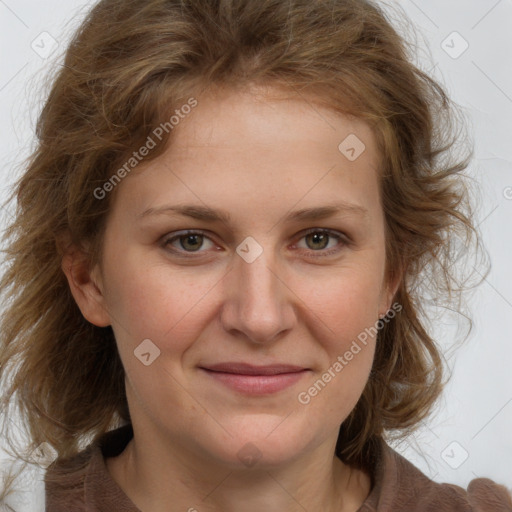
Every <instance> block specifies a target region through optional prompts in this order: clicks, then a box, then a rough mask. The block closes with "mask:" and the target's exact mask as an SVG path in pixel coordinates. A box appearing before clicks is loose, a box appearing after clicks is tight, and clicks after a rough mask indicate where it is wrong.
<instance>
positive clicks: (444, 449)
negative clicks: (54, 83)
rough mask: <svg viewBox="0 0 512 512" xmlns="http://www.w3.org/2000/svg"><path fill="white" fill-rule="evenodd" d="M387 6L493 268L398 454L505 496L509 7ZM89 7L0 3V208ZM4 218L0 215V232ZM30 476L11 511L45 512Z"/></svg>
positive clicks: (450, 331)
mask: <svg viewBox="0 0 512 512" xmlns="http://www.w3.org/2000/svg"><path fill="white" fill-rule="evenodd" d="M388 3H389V4H391V5H393V6H400V7H401V8H403V9H404V11H405V12H406V13H407V14H408V15H409V17H410V18H411V19H412V20H413V22H414V24H415V26H416V30H417V32H418V34H419V38H418V45H419V51H420V53H419V58H420V63H421V66H422V67H423V68H424V69H425V70H428V71H430V73H431V74H433V75H434V76H435V77H436V78H437V79H439V80H441V81H442V82H443V83H444V84H445V86H446V88H447V90H448V92H449V94H450V95H451V97H452V98H453V99H454V100H455V101H456V102H457V103H458V104H459V105H460V106H461V107H462V108H463V109H464V111H465V113H466V115H467V116H468V117H469V119H470V120H471V130H472V134H473V137H474V140H475V159H474V162H473V164H472V167H471V173H472V174H473V175H474V176H475V177H476V179H477V180H478V183H479V184H480V191H481V193H482V196H483V202H482V205H481V208H480V210H479V212H478V216H479V222H480V229H481V230H482V233H483V236H484V242H485V243H486V245H487V248H488V250H489V252H490V255H491V259H492V271H491V273H490V275H489V277H488V278H487V279H486V280H485V281H484V283H483V284H482V285H481V286H480V288H479V289H478V290H477V292H476V293H475V294H474V296H473V298H472V300H471V307H472V314H473V318H474V321H475V325H474V328H473V331H472V333H471V335H470V337H469V338H468V340H467V341H466V343H465V344H464V345H463V346H462V348H460V349H458V350H457V351H456V352H454V351H453V350H450V349H451V347H452V345H453V342H454V336H455V335H456V331H457V329H456V326H457V321H456V319H455V318H451V317H447V318H446V319H445V321H444V322H438V323H437V324H436V339H438V341H439V342H440V343H441V344H442V346H443V347H445V349H446V353H447V358H448V360H449V362H450V364H451V366H452V367H453V368H454V375H453V378H452V380H451V382H450V384H449V386H448V387H447V389H446V391H445V394H444V398H443V400H442V401H441V403H440V407H439V410H438V412H437V413H436V414H435V415H433V416H432V417H431V418H430V420H429V421H428V422H427V424H426V425H425V426H424V427H422V428H421V429H420V430H419V431H418V432H417V433H416V434H415V435H413V436H410V437H409V438H408V439H407V440H406V441H405V442H403V443H402V444H400V445H397V446H396V448H397V450H398V451H399V452H401V453H403V454H404V455H405V456H406V457H407V458H408V459H409V460H411V461H412V462H413V463H414V464H416V465H417V466H418V467H419V468H420V469H421V470H422V471H423V472H425V473H426V474H427V475H428V476H430V477H431V478H432V479H434V480H436V481H438V482H452V483H456V484H459V485H462V486H463V487H466V486H467V484H468V483H469V481H470V480H471V479H472V478H475V477H479V476H486V477H489V478H492V479H494V480H496V481H498V482H501V483H504V484H505V485H507V486H508V487H509V488H512V462H511V461H512V368H511V361H512V340H511V336H510V327H511V322H510V318H511V316H512V280H511V277H512V274H511V270H510V256H511V254H512V243H511V238H512V133H511V129H510V125H511V120H512V31H511V30H510V27H512V0H499V1H498V0H456V1H451V2H446V1H445V0H414V1H413V0H403V1H400V2H398V1H393V0H390V1H389V2H388ZM88 5H89V2H82V1H78V0H66V2H64V1H59V0H45V1H44V2H38V1H35V0H0V50H1V54H0V55H1V63H0V126H1V134H2V136H1V137H0V173H1V178H2V179H1V182H0V199H2V198H4V197H5V190H6V189H7V187H8V186H9V183H11V182H12V181H13V179H14V176H15V175H16V173H18V172H19V169H20V164H21V163H22V160H23V158H24V157H26V156H27V155H28V154H29V152H30V147H31V144H32V141H33V131H34V123H35V120H36V118H37V114H38V110H39V108H40V105H41V99H42V97H43V96H42V92H41V91H42V90H41V87H42V82H41V79H42V78H43V77H44V76H45V75H47V74H48V73H49V72H51V69H52V66H53V69H54V68H55V64H54V60H55V57H56V56H57V55H58V54H59V52H62V51H63V50H64V48H65V46H66V40H67V37H68V36H69V34H70V33H71V31H72V30H73V28H74V27H76V26H77V25H78V24H79V22H80V19H81V16H80V11H81V10H82V9H87V7H88ZM82 12H83V11H82ZM454 32H457V34H453V33H454ZM466 45H468V48H467V49H466V50H465V51H464V53H462V50H463V49H464V48H465V46H466ZM53 46H55V52H54V53H52V54H51V55H49V56H48V55H47V53H48V52H49V51H50V50H52V49H53ZM459 54H460V55H459ZM9 218H10V212H9V211H5V210H0V225H2V226H4V225H5V222H7V221H8V220H9ZM462 327H463V326H462ZM462 327H461V329H462ZM459 334H460V333H459ZM0 463H1V460H0ZM31 478H32V475H29V474H28V473H27V477H26V478H24V479H23V482H20V491H21V489H22V488H23V485H24V486H25V490H26V491H27V492H25V493H24V494H20V495H19V496H18V497H14V498H13V500H12V501H11V502H10V503H11V504H13V506H14V508H15V510H17V511H30V512H32V511H35V510H43V507H42V496H43V494H42V493H43V489H42V487H41V484H40V483H39V484H37V483H35V482H34V481H32V480H31ZM1 508H2V506H1V504H0V510H1Z"/></svg>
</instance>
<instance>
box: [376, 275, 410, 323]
mask: <svg viewBox="0 0 512 512" xmlns="http://www.w3.org/2000/svg"><path fill="white" fill-rule="evenodd" d="M403 276H404V269H403V268H402V267H400V268H399V269H396V270H395V271H393V272H392V273H391V274H388V275H387V276H386V277H385V281H384V283H383V287H382V295H381V303H380V306H379V318H382V317H384V316H385V315H386V313H387V312H388V311H389V310H390V309H391V306H392V301H393V298H394V297H395V294H396V292H397V290H398V287H399V286H400V283H401V282H402V277H403Z"/></svg>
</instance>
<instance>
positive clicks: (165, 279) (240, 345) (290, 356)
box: [63, 87, 398, 512]
mask: <svg viewBox="0 0 512 512" xmlns="http://www.w3.org/2000/svg"><path fill="white" fill-rule="evenodd" d="M288 96H289V97H288V98H285V97H284V96H280V94H279V91H278V90H277V89H272V88H262V87H258V88H257V87H253V88H252V89H251V90H245V91H244V92H233V91H230V92H228V91H225V92H224V93H223V94H220V93H218V94H217V95H216V96H201V97H198V106H197V107H196V108H195V109H194V110H193V112H192V113H191V114H190V115H189V116H187V117H186V118H185V119H184V120H182V121H181V122H180V124H179V125H178V126H177V127H176V128H175V131H174V132H173V139H172V144H170V145H169V147H168V148H167V149H166V151H165V152H164V153H163V154H162V155H161V156H160V157H158V158H157V159H155V160H153V161H151V162H147V164H141V165H140V166H139V167H138V168H137V169H136V170H134V171H132V173H131V174H130V175H129V176H128V177H126V178H125V179H124V180H123V181H122V183H120V184H119V185H118V188H117V190H116V197H115V201H114V203H113V206H112V209H111V211H110V214H109V218H108V222H107V227H106V232H105V239H104V254H103V259H102V261H101V266H99V267H95V268H93V269H89V268H88V267H87V265H86V263H85V260H84V258H82V257H81V256H80V252H79V251H78V250H76V251H69V253H68V254H67V255H66V256H65V258H64V260H63V270H64V272H65V273H66V275H67V277H68V280H69V284H70V288H71V290H72V293H73V295H74V297H75V300H76V302H77V304H78V305H79V307H80V309H81V311H82V313H83V315H84V316H85V318H87V319H88V320H89V321H90V322H92V323H93V324H95V325H98V326H107V325H112V328H113V331H114V334H115V337H116V341H117V344H118V349H119V353H120V356H121V359H122V362H123V365H124V368H125V371H126V392H127V397H128V403H129V407H130V413H131V417H132V424H133V428H134V439H133V440H132V441H131V442H130V443H129V444H128V446H127V447H126V449H125V450H124V451H123V453H122V454H121V455H120V456H118V457H116V458H110V459H107V461H106V462H107V468H108V470H109V472H110V473H111V475H112V477H113V478H114V480H115V481H116V482H117V483H118V484H119V485H120V486H121V488H122V489H123V490H124V491H125V493H126V494H127V495H128V497H129V498H130V499H131V500H132V501H133V502H134V503H135V504H136V505H137V506H138V507H139V508H140V509H141V510H142V511H144V512H146V511H150V510H151V511H157V512H158V511H164V510H166V511H169V510H173V511H174V510H176V511H182V510H194V509H196V510H197V511H198V512H202V511H223V512H234V511H239V510H244V511H249V512H251V511H261V510H271V511H274V510H275V511H277V510H279V511H299V510H301V511H303V510H304V509H305V510H325V511H335V510H336V511H338V512H340V511H341V512H348V511H356V510H357V509H358V508H359V506H360V505H361V504H362V503H363V501H364V500H365V499H366V497H367V496H368V494H369V492H370V478H369V475H368V474H366V473H365V472H363V471H359V470H355V469H354V468H351V467H349V466H348V465H346V464H344V463H342V462H341V461H340V460H339V459H338V458H337V457H335V455H334V447H335V443H336V439H337V435H338V430H339V427H340V425H341V423H342V422H343V421H344V420H345V418H346V417H347V416H348V415H349V413H350V412H351V410H352V409H353V408H354V406H355V404H356V403H357V401H358V399H359V397H360V395H361V393H362V391H363V389H364V386H365V384H366V382H367V379H368V376H369V372H370V369H371V365H372V361H373V356H374V350H375V340H374V339H372V338H369V341H368V344H367V346H366V347H363V349H362V350H361V351H360V352H359V353H358V354H357V355H356V356H354V358H353V359H352V360H351V361H350V362H349V363H348V364H347V365H346V366H345V367H344V368H343V370H342V371H341V372H339V373H338V374H337V375H336V377H335V378H333V379H332V380H331V382H329V383H328V384H327V385H326V386H325V388H324V389H322V390H321V391H320V392H319V393H318V394H317V395H316V396H314V397H313V398H311V401H310V402H309V403H308V404H307V405H304V404H301V403H300V402H299V401H298V399H297V397H298V394H299V393H300V392H304V391H307V390H308V389H309V388H310V387H311V386H312V384H313V383H314V382H315V381H317V380H318V379H319V378H321V376H322V374H323V373H324V372H325V371H326V370H327V369H328V368H329V367H331V366H332V365H333V363H334V362H335V361H336V360H337V358H338V356H340V355H343V354H344V353H345V352H346V351H347V350H348V349H349V347H350V345H351V343H352V341H353V340H354V339H356V337H357V336H358V334H360V333H361V332H363V331H364V329H365V328H367V327H370V326H373V325H374V324H375V322H376V321H377V320H378V318H379V316H382V315H384V314H385V313H386V311H387V310H388V309H389V308H390V307H391V304H392V299H393V296H394V294H395V292H396V289H397V286H398V282H394V283H390V282H388V281H387V280H386V276H385V245H384V244H385V237H384V227H385V224H384V216H383V210H382V205H381V201H380V197H379V187H378V164H379V154H378V152H377V148H376V142H375V138H374V135H373V133H372V132H371V130H370V129H369V127H368V126H367V125H366V124H365V123H363V122H362V121H360V120H357V119H352V118H350V119H349V118H347V117H345V116H342V115H340V114H338V113H334V112H332V111H329V110H327V109H324V108H322V107H320V106H318V105H316V104H314V103H313V102H312V101H306V100H305V99H303V98H302V97H300V96H295V97H293V96H291V97H290V94H288ZM349 134H356V135H357V137H358V138H359V139H360V140H361V141H363V142H364V144H365V146H366V149H365V151H364V152H363V153H362V154H361V155H360V156H359V158H357V159H356V160H355V161H353V162H351V161H349V160H348V159H347V158H346V156H345V155H343V154H342V153H341V152H340V151H339V150H338V145H339V144H340V142H341V141H343V140H344V139H345V138H346V137H347V136H348V135H349ZM340 202H346V203H351V204H355V205H358V206H359V207H361V208H364V209H365V210H366V213H364V214H363V213H361V212H359V211H355V212H347V211H342V212H341V213H337V214H335V215H333V216H330V217H328V218H323V219H302V220H286V219H285V217H286V216H287V215H288V214H289V213H290V212H295V211H297V210H301V209H306V208H317V207H324V206H329V205H335V204H338V203H340ZM163 205H174V206H175V205H194V206H199V207H204V206H208V207H210V208H213V209H215V210H222V211H224V212H226V213H228V214H229V216H230V220H229V222H227V221H207V220H198V219H194V218H191V217H188V216H184V215H176V214H174V215H173V214H172V213H161V214H147V215H145V216H143V217H142V218H141V217H140V215H141V214H142V213H143V212H145V211H146V210H148V209H149V208H153V209H157V208H160V207H161V206H163ZM310 228H314V229H330V230H332V231H333V232H334V235H336V234H338V235H339V236H340V238H339V239H338V238H336V236H334V235H332V236H331V237H329V238H323V239H322V238H321V237H320V242H319V237H318V235H317V236H316V237H315V236H314V235H310V236H306V235H307V233H305V231H306V230H308V229H310ZM187 229H188V230H203V231H204V232H205V233H204V234H205V238H203V239H202V245H201V238H200V237H199V238H195V239H192V241H193V245H192V247H193V248H197V247H199V250H198V251H190V247H191V246H190V245H186V242H187V241H189V242H190V240H189V239H187V238H186V237H183V238H181V239H179V238H175V239H174V240H171V241H169V239H170V238H171V237H172V236H176V234H177V233H178V234H183V233H180V231H182V230H187ZM248 236H251V237H252V238H254V239H255V240H256V241H257V243H258V244H259V246H261V248H262V249H263V252H262V254H261V255H260V256H259V257H258V258H257V259H256V260H255V261H253V262H252V263H248V262H246V261H245V260H244V259H242V258H241V257H240V256H239V254H237V252H236V248H237V246H239V244H240V243H241V242H242V241H243V240H244V239H245V238H246V237H248ZM180 240H181V242H180ZM322 240H323V241H322ZM326 241H328V243H327V246H326V247H324V245H323V243H324V242H326ZM165 242H167V245H165ZM183 242H184V243H185V248H184V247H183V245H181V244H180V243H183ZM194 244H195V245H194ZM172 249H174V251H176V252H175V253H173V252H172ZM186 249H189V252H188V253H187V251H186ZM329 251H331V254H328V252H329ZM144 339H150V340H151V341H152V343H154V345H155V346H157V347H158V349H159V350H160V355H159V357H158V358H156V359H155V360H154V361H153V362H152V363H151V364H150V365H148V366H145V365H144V364H142V363H141V361H140V360H139V359H138V358H137V357H135V355H134V350H135V349H136V348H137V347H138V346H139V345H140V343H141V342H142V340H144ZM226 361H245V362H248V363H250V364H253V365H258V364H262V365H263V364H271V363H286V364H294V365H298V366H301V367H304V368H307V369H308V371H306V372H304V373H303V374H302V376H301V377H300V379H299V381H298V382H296V383H295V384H293V385H292V386H291V387H289V388H286V389H284V390H282V391H279V392H276V393H272V394H269V395H266V396H247V395H244V394H242V393H239V392H237V391H234V390H233V389H231V388H229V387H226V386H225V385H224V384H222V383H219V382H218V381H217V380H215V379H212V378H211V376H210V375H208V374H206V372H204V371H203V370H201V369H200V366H202V365H206V364H213V363H220V362H226ZM247 443H251V446H252V449H253V450H256V453H257V457H258V460H257V462H256V463H255V464H254V465H252V466H250V467H249V466H248V465H247V464H246V463H244V462H243V461H242V460H240V458H239V453H240V450H242V449H243V447H244V446H245V445H246V444H247ZM245 449H247V448H245ZM242 453H243V452H242ZM171 503H172V504H173V508H172V509H169V504H171Z"/></svg>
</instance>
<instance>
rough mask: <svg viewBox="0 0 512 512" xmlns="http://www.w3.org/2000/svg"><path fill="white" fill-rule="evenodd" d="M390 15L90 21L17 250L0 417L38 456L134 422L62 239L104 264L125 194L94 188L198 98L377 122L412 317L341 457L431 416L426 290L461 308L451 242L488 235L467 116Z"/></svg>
mask: <svg viewBox="0 0 512 512" xmlns="http://www.w3.org/2000/svg"><path fill="white" fill-rule="evenodd" d="M388 16H389V15H388V14H386V13H385V12H384V11H383V10H382V9H381V8H380V7H378V6H377V5H376V4H375V3H372V2H370V1H366V0H102V1H100V2H99V3H98V4H97V5H96V6H95V7H94V8H93V9H92V11H91V12H90V13H89V14H88V15H87V17H86V19H85V21H84V22H83V23H82V24H81V25H80V28H79V29H78V31H77V32H76V34H75V35H74V37H73V39H72V41H71V43H70V45H69V47H68V49H67V51H66V54H65V58H64V62H63V64H62V66H61V67H60V69H59V71H58V73H57V74H56V76H55V77H54V79H53V82H52V86H51V90H50V93H49V95H48V98H47V100H46V103H45V104H44V107H43V109H42V112H41V114H40V117H39V120H38V124H37V147H36V149H35V151H34V153H33V155H32V156H31V158H30V160H29V162H28V166H27V168H26V170H25V171H24V173H23V175H22V176H21V178H20V179H19V180H18V182H17V183H16V187H15V189H14V191H13V196H12V199H13V200H16V202H17V208H16V211H15V220H14V222H12V224H11V225H10V226H9V227H8V229H7V231H6V233H5V238H4V240H5V243H6V248H5V251H4V253H5V257H6V258H5V263H4V265H5V273H4V275H3V277H2V280H1V291H2V295H3V300H4V304H6V307H5V312H4V314H3V318H2V323H1V345H0V376H1V378H2V381H3V382H4V385H6V386H7V387H6V394H5V395H4V398H5V399H4V403H3V408H4V409H3V410H4V411H7V409H8V408H10V407H11V406H14V407H16V408H17V409H19V411H20V412H21V417H22V420H23V422H24V424H25V425H26V427H27V430H28V432H29V434H30V438H31V441H32V443H33V444H32V447H36V446H38V445H39V444H40V443H42V442H43V441H46V442H48V443H49V444H50V445H52V446H53V447H54V448H55V449H56V450H57V452H58V455H59V457H61V458H67V457H71V456H73V455H74V454H76V453H77V452H78V451H79V450H80V449H81V448H82V447H83V446H84V445H85V444H87V443H88V442H91V441H92V440H96V439H97V438H98V437H99V436H101V435H102V434H103V433H104V432H106V431H107V430H110V429H112V428H115V427H117V426H120V425H122V424H125V423H128V422H129V421H130V417H129V411H128V406H127V401H126V396H125V390H124V371H123V367H122V364H121V361H120V358H119V356H118V353H117V347H116V341H115V339H114V335H113V331H112V329H111V328H110V327H105V328H100V327H96V326H94V325H92V324H90V323H89V322H87V321H86V320H85V319H84V317H83V316H82V314H81V312H80V310H79V308H78V307H77V305H76V303H75V301H74V299H73V297H72V295H71V293H70V289H69V286H68V283H67V281H66V278H65V275H64V273H63V271H62V269H61V260H62V254H63V250H64V248H63V247H62V242H61V241H62V240H63V239H64V238H65V236H68V238H69V240H70V241H71V242H72V243H73V244H75V245H77V246H82V247H84V246H85V245H87V247H89V252H88V253H87V254H88V257H89V258H90V262H91V264H92V265H94V264H96V263H99V264H101V248H102V239H103V234H104V228H105V222H106V219H107V216H108V214H109V208H110V204H111V201H112V200H113V198H114V197H115V193H116V191H114V192H112V193H111V194H107V196H106V197H105V198H104V199H102V200H99V199H97V198H96V197H95V194H94V190H95V189H97V187H101V186H102V185H103V184H104V183H105V182H106V181H107V180H108V179H109V178H111V177H112V175H113V173H114V171H115V170H116V169H118V168H119V167H120V166H121V165H122V164H123V162H125V161H126V159H127V157H129V156H130V155H131V153H132V152H133V151H134V150H135V149H137V148H139V147H140V146H142V145H143V144H144V142H145V141H146V139H147V137H148V136H149V135H150V134H151V133H152V131H153V130H154V129H155V127H157V126H158V125H159V124H160V123H162V122H164V121H166V120H168V118H169V113H170V112H172V111H174V110H175V109H176V108H179V107H180V106H181V105H183V104H184V103H185V102H186V99H187V98H190V97H197V98H199V99H200V97H201V92H202V91H205V90H211V89H213V88H215V87H217V88H223V89H227V90H230V89H235V88H247V87H249V86H250V85H253V84H263V85H268V86H275V87H280V88H281V89H283V90H286V91H288V92H289V93H290V95H294V96H295V97H300V98H302V99H304V100H305V101H311V102H318V103H320V104H322V105H324V106H326V107H327V108H330V109H332V110H334V111H336V112H340V113H343V114H345V115H349V116H350V115H352V116H356V117H357V118H360V119H362V120H364V121H366V122H367V123H368V124H369V125H370V126H371V128H372V129H373V133H374V134H375V136H376V139H377V141H378V145H379V149H380V152H381V157H382V158H381V168H380V170H379V171H380V177H379V179H380V187H381V196H382V201H383V208H384V213H385V220H386V263H387V274H388V275H389V277H390V278H392V277H393V276H395V275H396V274H397V272H403V276H402V279H401V284H400V286H399V289H398V291H397V294H396V296H395V300H396V301H397V302H399V303H400V304H401V306H402V311H401V313H400V314H398V315H397V317H396V318H395V319H394V320H393V321H392V322H389V323H387V324H386V325H385V327H384V328H383V329H382V330H381V331H379V335H378V342H377V346H376V354H375V360H374V364H373V369H372V372H371V374H370V378H369V380H368V383H367V385H366V387H365V389H364V392H363V394H362V396H361V398H360V400H359V402H358V404H357V405H356V407H355V408H354V410H353V411H352V412H351V414H350V416H349V417H348V419H347V420H346V421H345V422H344V423H343V425H342V426H341V429H340V433H339V438H338V444H337V448H336V451H337V454H338V456H339V457H340V458H341V459H342V460H343V461H344V462H346V463H348V464H351V465H354V466H363V463H364V461H365V460H366V457H367V455H368V451H369V450H370V448H371V447H372V446H373V444H374V443H375V441H376V440H378V439H379V438H380V437H382V436H383V435H385V433H386V432H407V431H408V429H411V428H412V427H414V426H415V425H417V424H418V423H419V422H420V421H422V420H423V419H424V418H425V417H426V416H427V414H428V413H429V412H430V410H431V409H432V406H433V404H434V403H435V401H436V399H437V398H438V396H439V394H440V392H441V390H442V388H443V385H444V373H443V358H442V355H441V351H440V350H439V347H438V346H437V344H436V343H435V341H434V340H433V339H432V337H431V335H430V334H429V333H428V329H427V328H426V321H425V319H424V318H423V315H422V311H423V309H422V304H423V303H422V295H421V289H420V288H421V287H420V284H421V282H423V281H422V280H424V277H425V276H429V279H430V284H429V286H430V287H432V290H431V293H434V294H435V295H436V296H437V297H453V296H454V294H455V295H457V293H459V292H460V291H461V287H460V286H459V284H460V283H458V282H457V281H456V279H455V269H454V267H453V266H452V265H451V263H452V261H451V258H452V257H453V251H452V245H453V244H452V242H451V241H453V240H454V237H455V236H458V237H459V239H462V240H464V244H466V245H469V243H470V241H472V242H476V243H477V245H478V244H479V242H478V240H479V237H478V235H477V232H476V230H475V227H474V225H473V220H472V219H473V216H472V212H471V209H470V201H468V198H469V196H468V190H469V189H468V186H467V185H465V184H464V183H465V178H464V173H463V171H464V169H465V168H466V167H467V165H468V162H469V157H468V154H466V153H465V154H464V155H463V156H462V157H460V156H459V157H457V156H456V157H454V155H455V154H456V153H457V152H456V151H454V150H455V149H457V148H455V147H454V142H455V140H456V137H457V136H458V133H457V132H456V130H455V129H454V126H455V125H454V124H453V123H452V121H453V119H455V117H456V111H455V109H454V108H453V105H452V103H451V102H450V101H449V99H448V98H447V96H446V94H445V92H444V91H443V89H442V87H441V86H440V85H439V84H438V83H437V82H436V81H435V80H433V79H432V78H430V77H429V76H428V75H427V74H426V73H425V72H423V71H421V70H420V69H419V68H418V67H417V66H416V65H415V64H413V59H412V55H413V52H414V47H410V46H408V44H407V43H406V42H404V40H403V38H402V37H401V36H400V35H399V34H398V32H397V31H396V30H395V28H393V24H392V22H391V21H390V19H389V17H388ZM171 137H172V132H170V135H169V136H166V137H165V138H164V139H163V141H162V143H161V144H159V146H158V147H157V148H155V149H154V150H153V151H152V152H151V153H150V154H149V155H148V156H147V157H146V160H148V161H149V160H150V159H154V158H156V157H157V156H158V155H159V154H161V152H162V151H163V150H164V149H165V146H166V144H165V143H167V142H169V141H170V139H171ZM340 142H341V141H340ZM120 186H122V184H121V185H120ZM432 291H433V292H432Z"/></svg>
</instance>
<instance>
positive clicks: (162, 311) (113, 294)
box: [107, 256, 219, 352]
mask: <svg viewBox="0 0 512 512" xmlns="http://www.w3.org/2000/svg"><path fill="white" fill-rule="evenodd" d="M109 276H110V279H109V282H108V283H107V284H108V290H109V293H108V299H107V302H108V305H109V310H110V312H111V316H112V324H113V326H114V331H115V333H116V339H117V340H118V342H119V345H120V347H119V348H120V351H121V350H123V348H124V347H126V348H128V347H131V350H132V351H133V349H134V348H135V347H136V346H137V345H138V344H139V343H140V342H141V341H142V340H144V339H150V340H152V341H153V342H154V343H155V344H156V345H157V346H158V347H160V348H161V350H162V351H164V350H165V351H166V352H167V351H171V352H180V351H182V350H184V349H185V348H186V347H187V345H188V344H189V343H190V340H191V339H193V337H194V336H195V335H197V332H198V330H200V329H201V328H202V326H203V325H204V324H205V323H206V322H207V321H208V319H209V317H210V316H211V315H212V312H211V311H209V310H208V300H207V297H208V294H209V293H210V292H211V291H212V290H213V289H214V287H215V285H216V283H217V282H218V280H219V276H217V275H211V273H210V274H206V273H205V274H204V275H202V276H197V271H196V272H195V274H194V270H193V269H191V270H188V269H180V270H179V271H176V270H175V269H174V270H171V268H170V266H169V265H166V264H165V263H163V264H157V265H155V264H149V263H148V262H147V261H144V260H143V259H141V258H135V257H133V258H130V257H128V256H127V257H125V258H124V259H123V260H121V261H119V260H118V261H117V262H116V264H115V265H112V266H111V270H110V274H109Z"/></svg>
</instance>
